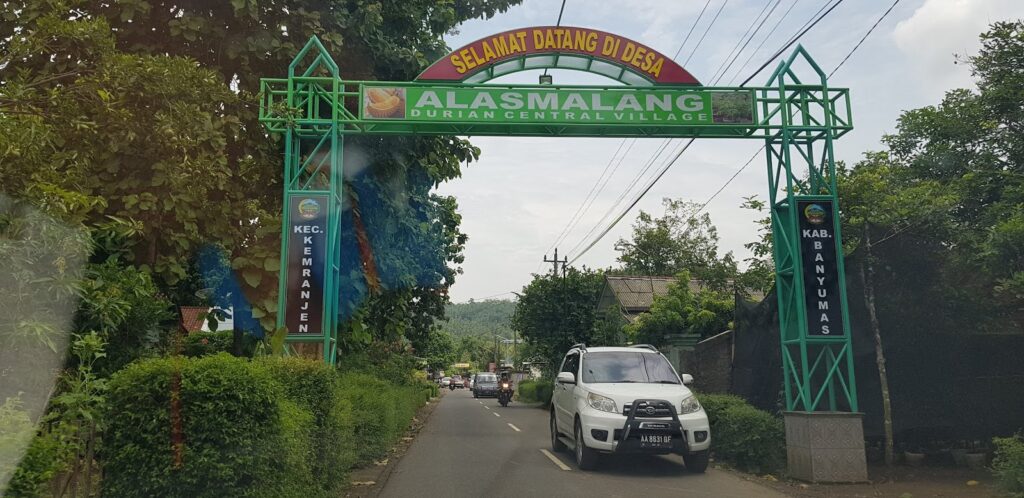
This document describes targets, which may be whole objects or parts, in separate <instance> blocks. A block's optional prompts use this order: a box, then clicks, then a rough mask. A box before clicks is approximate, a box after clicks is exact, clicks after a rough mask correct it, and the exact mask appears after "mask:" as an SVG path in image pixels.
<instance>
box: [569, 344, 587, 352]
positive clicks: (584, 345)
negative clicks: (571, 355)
mask: <svg viewBox="0 0 1024 498" xmlns="http://www.w3.org/2000/svg"><path fill="white" fill-rule="evenodd" d="M569 349H579V350H580V351H586V350H587V345H586V344H583V343H582V342H581V343H579V344H573V345H572V347H571V348H569Z"/></svg>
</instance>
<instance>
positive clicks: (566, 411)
mask: <svg viewBox="0 0 1024 498" xmlns="http://www.w3.org/2000/svg"><path fill="white" fill-rule="evenodd" d="M692 381H693V378H692V377H691V376H690V375H688V374H683V377H682V379H680V377H679V375H678V374H677V373H676V371H675V369H674V368H672V364H671V363H669V361H668V360H667V359H666V358H665V357H664V356H663V355H662V354H661V353H659V352H658V350H657V349H656V348H654V347H653V346H649V345H646V344H645V345H638V346H632V347H618V348H608V347H601V348H587V347H586V346H585V345H582V344H579V345H576V346H573V347H572V349H570V350H569V352H568V353H566V355H565V359H563V360H562V366H561V368H560V369H559V372H558V377H557V379H556V382H555V388H554V393H553V395H552V397H551V447H552V449H554V450H555V451H560V450H563V449H565V448H566V446H569V447H572V448H573V449H574V450H575V453H576V464H577V465H578V466H579V467H580V469H583V470H588V469H591V468H593V467H594V466H595V465H596V464H597V459H598V456H599V455H600V453H650V454H668V453H676V454H681V455H682V456H683V460H684V462H685V463H686V468H687V469H688V470H690V471H691V472H704V470H705V469H707V466H708V447H710V446H711V430H710V428H709V426H708V416H707V414H705V413H704V409H703V408H701V406H700V403H698V402H697V398H696V397H695V396H694V395H693V393H692V392H690V390H689V389H688V388H687V387H686V385H685V384H689V383H691V382H692Z"/></svg>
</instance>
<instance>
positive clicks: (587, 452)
mask: <svg viewBox="0 0 1024 498" xmlns="http://www.w3.org/2000/svg"><path fill="white" fill-rule="evenodd" d="M597 457H598V454H597V452H596V451H594V450H592V449H590V448H587V443H586V442H585V441H584V440H583V426H581V425H580V423H579V421H577V422H576V466H577V467H579V468H580V470H591V469H593V468H594V467H596V466H597Z"/></svg>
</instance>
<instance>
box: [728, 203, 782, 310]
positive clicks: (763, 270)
mask: <svg viewBox="0 0 1024 498" xmlns="http://www.w3.org/2000/svg"><path fill="white" fill-rule="evenodd" d="M740 207H742V208H744V209H750V210H753V211H756V212H757V213H758V214H767V213H765V211H767V210H768V203H766V202H765V201H763V200H761V199H758V198H757V196H756V195H752V196H750V197H744V198H743V204H741V205H740ZM756 223H757V227H758V229H757V232H758V239H757V240H755V241H753V242H748V243H746V244H743V247H745V248H747V250H749V251H750V252H751V256H750V257H749V258H747V259H745V260H744V261H745V262H746V263H747V269H746V270H744V271H743V272H741V273H740V274H739V276H738V277H737V282H738V284H739V285H737V286H736V290H737V291H738V292H744V293H745V292H748V291H751V290H758V291H761V292H762V293H764V294H768V292H769V291H770V290H771V289H772V287H774V286H775V257H774V255H773V254H772V220H771V216H770V215H768V216H764V217H763V218H760V219H758V220H757V221H756Z"/></svg>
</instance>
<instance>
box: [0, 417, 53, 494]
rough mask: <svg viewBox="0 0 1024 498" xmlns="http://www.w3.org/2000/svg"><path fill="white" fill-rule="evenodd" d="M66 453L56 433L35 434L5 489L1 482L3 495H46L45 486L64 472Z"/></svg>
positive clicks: (0, 486) (0, 491)
mask: <svg viewBox="0 0 1024 498" xmlns="http://www.w3.org/2000/svg"><path fill="white" fill-rule="evenodd" d="M66 453H67V452H66V451H65V449H64V446H63V445H62V444H61V441H60V438H59V436H58V435H57V434H56V433H54V432H50V431H43V432H41V433H39V434H36V435H35V437H33V438H32V441H31V442H30V443H29V445H28V448H27V449H25V455H24V457H22V459H21V463H19V464H18V467H17V469H16V470H15V471H14V474H13V475H12V476H11V480H10V482H8V483H7V486H6V489H5V487H4V486H3V483H2V482H0V495H2V496H5V497H9V498H34V497H39V496H47V494H46V485H47V484H49V483H50V481H51V480H53V478H54V477H56V475H57V474H58V473H59V472H61V471H63V470H64V467H65V463H66V462H67V458H66V457H67V455H66Z"/></svg>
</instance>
